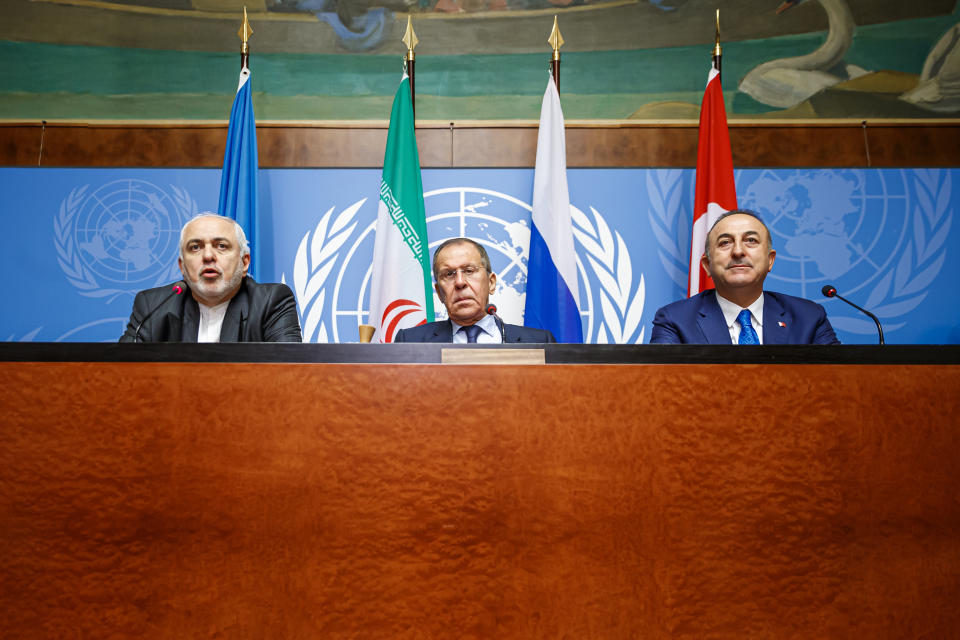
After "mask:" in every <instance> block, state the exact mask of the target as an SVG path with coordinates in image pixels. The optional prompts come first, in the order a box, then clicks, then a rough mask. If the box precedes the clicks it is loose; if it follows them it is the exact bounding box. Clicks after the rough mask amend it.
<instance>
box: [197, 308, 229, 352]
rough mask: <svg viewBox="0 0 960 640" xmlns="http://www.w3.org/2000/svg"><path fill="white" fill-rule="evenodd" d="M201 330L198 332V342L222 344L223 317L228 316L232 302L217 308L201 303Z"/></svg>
mask: <svg viewBox="0 0 960 640" xmlns="http://www.w3.org/2000/svg"><path fill="white" fill-rule="evenodd" d="M197 305H199V307H200V330H199V331H198V332H197V342H220V329H221V328H223V317H224V316H225V315H227V307H228V306H229V305H230V301H229V300H227V301H226V302H221V303H220V304H218V305H217V306H215V307H208V306H207V305H205V304H202V303H200V302H198V303H197Z"/></svg>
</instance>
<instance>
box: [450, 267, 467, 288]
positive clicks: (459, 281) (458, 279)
mask: <svg viewBox="0 0 960 640" xmlns="http://www.w3.org/2000/svg"><path fill="white" fill-rule="evenodd" d="M453 284H454V285H455V286H457V287H462V286H464V285H466V284H467V276H465V275H463V271H461V270H460V269H457V275H456V276H455V277H454V279H453Z"/></svg>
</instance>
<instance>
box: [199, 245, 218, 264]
mask: <svg viewBox="0 0 960 640" xmlns="http://www.w3.org/2000/svg"><path fill="white" fill-rule="evenodd" d="M202 255H203V260H204V262H209V261H211V260H213V259H214V258H215V257H216V254H215V253H214V252H213V247H211V246H210V245H208V244H207V245H204V246H203V254H202Z"/></svg>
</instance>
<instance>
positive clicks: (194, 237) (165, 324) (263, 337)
mask: <svg viewBox="0 0 960 640" xmlns="http://www.w3.org/2000/svg"><path fill="white" fill-rule="evenodd" d="M178 264H179V266H180V272H181V273H182V274H183V279H184V281H185V282H186V283H187V287H188V291H189V292H190V295H184V294H183V293H181V291H182V289H181V288H180V287H179V286H173V287H171V286H169V285H168V286H165V287H157V288H155V289H147V290H146V291H141V292H140V293H138V294H137V296H136V298H135V299H134V301H133V312H132V313H131V314H130V321H129V322H128V323H127V329H126V331H124V333H123V336H121V337H120V342H300V341H301V334H300V321H299V319H298V317H297V303H296V300H295V299H294V297H293V292H291V291H290V288H289V287H288V286H287V285H285V284H260V283H258V282H256V281H255V280H254V279H253V278H251V277H249V276H248V275H247V269H248V268H249V266H250V248H249V246H248V244H247V238H246V234H244V233H243V229H242V228H241V227H240V225H239V224H237V223H236V221H234V220H231V219H230V218H226V217H223V216H218V215H216V214H213V213H203V214H200V215H199V216H197V217H195V218H194V219H193V220H191V221H190V222H188V223H187V224H186V225H184V227H183V229H181V231H180V258H179V260H178Z"/></svg>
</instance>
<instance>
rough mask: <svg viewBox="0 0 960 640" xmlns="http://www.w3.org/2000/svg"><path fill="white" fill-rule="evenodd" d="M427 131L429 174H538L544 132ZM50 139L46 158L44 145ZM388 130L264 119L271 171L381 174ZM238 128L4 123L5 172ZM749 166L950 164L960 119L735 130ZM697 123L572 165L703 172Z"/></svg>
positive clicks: (599, 130) (91, 162)
mask: <svg viewBox="0 0 960 640" xmlns="http://www.w3.org/2000/svg"><path fill="white" fill-rule="evenodd" d="M450 124H451V125H453V126H452V127H451V126H449V125H445V124H443V123H429V124H422V125H419V126H418V129H417V141H418V146H419V151H420V163H421V165H422V166H423V167H532V166H533V165H534V161H535V159H536V149H537V126H536V124H535V123H530V124H515V125H509V124H507V125H487V126H485V125H482V124H463V123H450ZM41 136H42V137H43V152H42V154H41V145H40V139H41ZM386 137H387V126H386V123H385V122H384V123H377V122H374V123H370V124H354V125H349V126H347V125H344V126H336V125H329V124H328V125H323V124H316V125H311V124H297V123H289V124H277V123H274V124H261V125H258V126H257V146H258V152H259V159H260V166H261V167H265V168H266V167H380V166H382V165H383V152H384V146H385V144H386ZM226 139H227V129H226V124H225V123H223V124H192V125H191V124H183V125H176V124H170V125H164V124H149V123H144V124H136V123H132V124H124V125H119V124H98V123H89V124H87V123H66V122H61V123H51V124H48V125H47V126H46V129H45V130H42V127H41V126H40V123H0V166H38V162H39V164H40V166H46V167H220V166H222V164H223V151H224V146H225V144H226ZM730 143H731V147H732V150H733V161H734V164H735V165H736V166H737V167H864V166H875V167H949V166H957V165H958V164H960V151H958V149H960V123H957V122H955V121H946V122H942V123H901V124H895V123H883V124H873V123H871V124H870V125H869V126H868V127H867V129H866V131H864V129H863V127H862V126H861V124H860V123H858V122H844V123H838V124H824V123H812V124H803V123H789V122H787V123H775V122H771V123H766V122H758V123H732V124H731V125H730ZM696 157H697V125H696V123H688V124H662V125H656V124H634V123H628V122H627V123H609V124H603V123H598V124H576V123H575V124H568V126H567V165H568V166H569V167H693V166H695V165H696Z"/></svg>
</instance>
